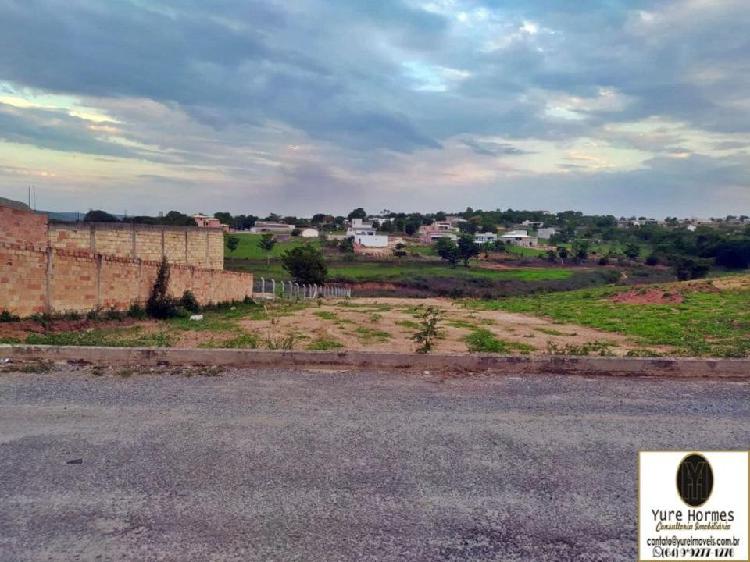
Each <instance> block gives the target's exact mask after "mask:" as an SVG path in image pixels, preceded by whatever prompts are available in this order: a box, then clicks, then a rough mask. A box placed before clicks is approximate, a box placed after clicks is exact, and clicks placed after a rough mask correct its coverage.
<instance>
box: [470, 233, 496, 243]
mask: <svg viewBox="0 0 750 562" xmlns="http://www.w3.org/2000/svg"><path fill="white" fill-rule="evenodd" d="M495 242H497V234H495V233H494V232H477V233H476V234H475V235H474V243H475V244H487V243H490V244H494V243H495Z"/></svg>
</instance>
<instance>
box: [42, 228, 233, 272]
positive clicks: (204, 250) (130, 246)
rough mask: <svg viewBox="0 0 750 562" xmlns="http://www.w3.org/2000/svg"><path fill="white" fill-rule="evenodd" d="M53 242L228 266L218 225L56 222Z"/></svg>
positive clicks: (75, 247)
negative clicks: (206, 226)
mask: <svg viewBox="0 0 750 562" xmlns="http://www.w3.org/2000/svg"><path fill="white" fill-rule="evenodd" d="M48 240H49V244H50V245H51V246H52V247H53V248H57V249H61V250H71V251H73V250H78V251H86V252H92V253H97V254H104V255H109V256H118V257H123V258H139V259H142V260H148V261H161V258H162V256H166V258H167V261H168V262H169V263H172V264H179V265H192V266H195V267H203V268H209V269H224V233H223V231H222V230H221V229H217V228H198V227H171V226H151V225H134V224H129V223H128V224H123V223H54V224H51V225H49V233H48Z"/></svg>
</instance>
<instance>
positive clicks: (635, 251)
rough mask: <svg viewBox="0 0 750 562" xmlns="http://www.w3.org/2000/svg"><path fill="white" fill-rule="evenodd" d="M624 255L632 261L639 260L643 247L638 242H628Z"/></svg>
mask: <svg viewBox="0 0 750 562" xmlns="http://www.w3.org/2000/svg"><path fill="white" fill-rule="evenodd" d="M623 253H624V254H625V255H626V256H627V257H628V258H630V259H631V260H635V259H638V257H639V256H640V255H641V246H640V244H638V243H636V242H628V243H627V244H626V245H625V250H624V251H623Z"/></svg>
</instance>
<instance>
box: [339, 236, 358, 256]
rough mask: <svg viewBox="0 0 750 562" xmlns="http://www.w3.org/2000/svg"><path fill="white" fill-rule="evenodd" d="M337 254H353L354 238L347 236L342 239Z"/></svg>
mask: <svg viewBox="0 0 750 562" xmlns="http://www.w3.org/2000/svg"><path fill="white" fill-rule="evenodd" d="M338 249H339V252H341V253H342V254H349V255H352V254H354V238H353V237H351V236H349V237H348V238H344V239H343V240H341V242H339V245H338Z"/></svg>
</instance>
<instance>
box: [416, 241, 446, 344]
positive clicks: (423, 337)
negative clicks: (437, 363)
mask: <svg viewBox="0 0 750 562" xmlns="http://www.w3.org/2000/svg"><path fill="white" fill-rule="evenodd" d="M441 240H443V239H442V238H441ZM417 318H418V320H419V329H418V330H417V331H416V333H415V334H414V335H413V336H412V337H411V339H412V340H414V341H415V342H416V343H417V344H418V346H417V349H416V351H417V353H429V352H430V351H432V348H433V347H435V340H437V339H438V338H439V337H440V328H439V324H440V321H441V320H442V313H441V312H440V310H439V309H437V308H435V307H434V306H428V307H427V308H426V309H424V311H423V312H421V313H420V314H419V315H418V316H417Z"/></svg>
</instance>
